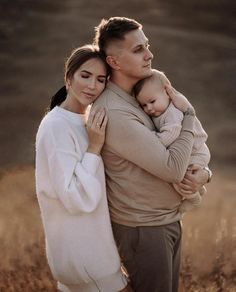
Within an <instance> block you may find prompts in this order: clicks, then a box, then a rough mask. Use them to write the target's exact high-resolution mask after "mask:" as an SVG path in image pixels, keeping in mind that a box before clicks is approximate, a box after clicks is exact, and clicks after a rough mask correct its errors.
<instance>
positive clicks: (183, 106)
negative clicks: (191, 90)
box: [165, 85, 193, 112]
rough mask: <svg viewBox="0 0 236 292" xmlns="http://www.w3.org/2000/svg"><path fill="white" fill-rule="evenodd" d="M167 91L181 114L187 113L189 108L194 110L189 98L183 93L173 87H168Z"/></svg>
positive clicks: (166, 87)
mask: <svg viewBox="0 0 236 292" xmlns="http://www.w3.org/2000/svg"><path fill="white" fill-rule="evenodd" d="M165 89H166V92H167V94H168V95H169V97H170V99H171V101H172V103H173V104H174V106H175V107H177V108H178V109H179V110H180V111H181V112H186V111H187V110H188V109H189V108H193V106H192V105H191V103H190V102H189V101H188V100H187V98H186V97H185V96H184V95H183V94H182V93H180V92H178V91H177V90H176V89H174V87H172V86H171V85H166V86H165Z"/></svg>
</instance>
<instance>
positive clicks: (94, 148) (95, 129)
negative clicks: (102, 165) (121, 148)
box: [86, 107, 108, 155]
mask: <svg viewBox="0 0 236 292" xmlns="http://www.w3.org/2000/svg"><path fill="white" fill-rule="evenodd" d="M107 121H108V117H107V114H106V111H105V109H104V108H99V107H94V108H93V109H92V110H91V112H90V114H89V117H88V121H87V125H86V128H87V132H88V137H89V146H88V149H87V152H90V153H94V154H97V155H99V154H100V152H101V149H102V146H103V144H104V141H105V131H106V125H107Z"/></svg>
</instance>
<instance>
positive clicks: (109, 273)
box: [36, 45, 128, 292]
mask: <svg viewBox="0 0 236 292" xmlns="http://www.w3.org/2000/svg"><path fill="white" fill-rule="evenodd" d="M108 75H109V68H108V67H107V65H106V62H105V60H104V58H103V57H102V55H101V54H100V53H99V51H98V50H97V49H96V47H94V46H91V45H87V46H83V47H80V48H78V49H76V50H75V51H73V52H72V54H71V56H70V57H69V58H68V60H67V62H66V65H65V84H66V87H63V88H62V89H61V90H59V91H58V92H57V94H56V95H55V96H54V97H53V98H52V101H51V105H50V111H49V112H48V113H47V115H46V116H45V117H44V118H43V120H42V122H41V124H40V126H39V129H38V133H37V137H36V191H37V197H38V201H39V205H40V209H41V214H42V220H43V226H44V230H45V237H46V252H47V258H48V262H49V266H50V268H51V271H52V273H53V276H54V277H55V279H56V280H57V281H58V289H59V290H60V291H72V292H74V291H76V292H77V291H84V292H86V291H89V292H90V291H105V292H112V291H114V292H116V291H120V290H122V289H124V287H125V286H126V285H127V282H126V279H125V277H124V276H123V275H122V273H121V269H120V259H119V256H118V252H117V249H116V245H115V242H114V239H113V234H112V229H111V224H110V217H109V212H108V206H107V200H106V190H105V177H104V168H103V162H102V159H101V157H100V151H101V148H102V146H103V143H104V138H105V128H106V124H107V116H106V112H105V110H104V109H103V108H97V109H94V110H93V111H92V112H91V113H90V115H89V117H88V119H87V122H86V111H87V109H88V106H89V105H90V104H91V103H93V102H94V100H95V99H96V98H97V97H98V96H99V95H100V94H101V92H102V91H103V90H104V88H105V85H106V81H107V77H108ZM66 91H67V93H66ZM85 125H86V126H85ZM126 289H128V288H127V287H126V288H125V289H124V290H122V291H128V290H126Z"/></svg>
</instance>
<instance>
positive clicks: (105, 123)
mask: <svg viewBox="0 0 236 292" xmlns="http://www.w3.org/2000/svg"><path fill="white" fill-rule="evenodd" d="M107 121H108V117H107V115H105V117H104V119H103V122H102V125H101V130H102V131H103V132H104V131H105V129H106V126H107Z"/></svg>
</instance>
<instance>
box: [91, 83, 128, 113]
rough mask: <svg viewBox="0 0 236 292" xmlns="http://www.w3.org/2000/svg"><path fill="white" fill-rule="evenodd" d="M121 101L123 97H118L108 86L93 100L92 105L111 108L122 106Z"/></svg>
mask: <svg viewBox="0 0 236 292" xmlns="http://www.w3.org/2000/svg"><path fill="white" fill-rule="evenodd" d="M123 102H124V101H123V99H122V98H120V96H119V95H118V94H117V93H116V92H114V91H112V90H111V89H110V88H105V90H104V91H103V92H102V94H101V95H100V96H99V97H98V98H97V99H96V101H95V102H94V105H98V106H104V107H105V108H107V109H109V110H112V109H119V108H120V107H122V104H123Z"/></svg>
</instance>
